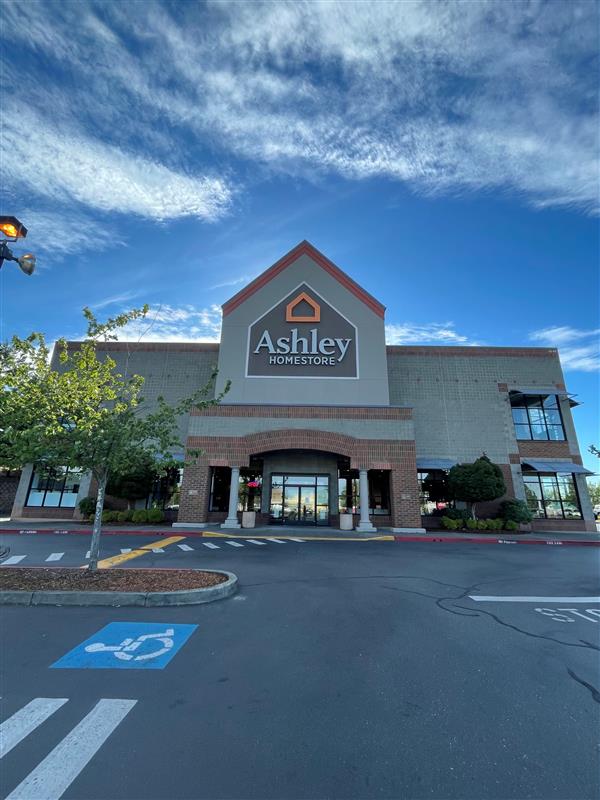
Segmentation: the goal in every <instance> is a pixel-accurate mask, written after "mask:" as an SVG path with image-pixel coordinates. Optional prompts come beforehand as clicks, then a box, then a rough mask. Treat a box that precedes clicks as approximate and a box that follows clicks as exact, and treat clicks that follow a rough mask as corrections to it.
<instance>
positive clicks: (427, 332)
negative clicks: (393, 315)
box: [385, 322, 478, 346]
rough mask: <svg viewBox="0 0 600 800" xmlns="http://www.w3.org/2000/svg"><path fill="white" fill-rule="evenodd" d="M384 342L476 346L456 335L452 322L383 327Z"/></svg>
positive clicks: (462, 335) (464, 337) (463, 336)
mask: <svg viewBox="0 0 600 800" xmlns="http://www.w3.org/2000/svg"><path fill="white" fill-rule="evenodd" d="M385 340H386V343H387V344H396V345H400V344H402V345H411V344H433V343H435V344H453V345H463V346H466V345H469V346H473V345H475V344H478V343H477V342H474V341H472V340H470V339H469V337H468V336H465V335H464V334H461V333H458V332H457V331H456V330H455V329H454V323H453V322H430V323H426V324H425V325H413V324H412V323H403V324H397V325H394V324H392V325H386V326H385Z"/></svg>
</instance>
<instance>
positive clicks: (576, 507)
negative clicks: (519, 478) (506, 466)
mask: <svg viewBox="0 0 600 800" xmlns="http://www.w3.org/2000/svg"><path fill="white" fill-rule="evenodd" d="M523 482H524V484H525V497H526V500H527V505H528V506H529V509H530V511H531V513H532V514H533V516H534V517H537V518H538V519H581V506H580V504H579V496H578V494H577V487H576V485H575V481H574V479H573V475H571V474H570V473H559V474H557V473H540V472H523Z"/></svg>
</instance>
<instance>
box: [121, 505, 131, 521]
mask: <svg viewBox="0 0 600 800" xmlns="http://www.w3.org/2000/svg"><path fill="white" fill-rule="evenodd" d="M121 514H123V522H131V520H132V519H133V508H126V509H125V511H121Z"/></svg>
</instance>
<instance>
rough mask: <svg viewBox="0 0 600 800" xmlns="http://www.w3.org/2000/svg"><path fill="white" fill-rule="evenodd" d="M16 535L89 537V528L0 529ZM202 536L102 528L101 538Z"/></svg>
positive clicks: (193, 532)
mask: <svg viewBox="0 0 600 800" xmlns="http://www.w3.org/2000/svg"><path fill="white" fill-rule="evenodd" d="M9 533H16V534H19V535H26V534H30V533H53V534H57V533H58V534H63V535H65V534H67V533H78V534H85V535H87V536H91V533H92V530H91V528H0V535H2V534H9ZM124 535H125V536H204V533H203V532H202V531H188V530H186V531H185V532H184V531H179V530H178V529H175V530H173V531H139V530H129V529H128V528H119V529H118V530H111V529H110V528H102V536H124Z"/></svg>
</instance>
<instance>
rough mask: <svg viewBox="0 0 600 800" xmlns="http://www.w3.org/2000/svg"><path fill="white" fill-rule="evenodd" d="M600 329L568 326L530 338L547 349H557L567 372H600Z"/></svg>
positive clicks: (534, 333) (544, 330) (545, 330)
mask: <svg viewBox="0 0 600 800" xmlns="http://www.w3.org/2000/svg"><path fill="white" fill-rule="evenodd" d="M599 336H600V328H598V329H592V330H582V329H580V328H572V327H570V326H568V325H560V326H554V327H550V328H542V329H540V330H538V331H533V332H532V333H531V334H530V335H529V338H530V339H532V341H534V342H539V343H540V344H542V345H544V346H545V347H557V348H558V349H559V355H560V361H561V364H562V366H563V369H564V370H565V371H567V372H573V371H580V372H596V371H598V370H600V338H599Z"/></svg>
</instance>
